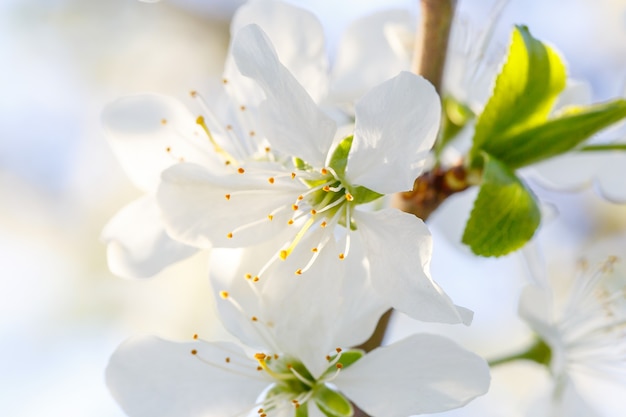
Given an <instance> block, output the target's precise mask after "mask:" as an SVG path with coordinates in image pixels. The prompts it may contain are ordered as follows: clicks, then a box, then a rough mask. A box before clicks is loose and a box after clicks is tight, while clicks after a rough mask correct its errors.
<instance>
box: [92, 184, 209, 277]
mask: <svg viewBox="0 0 626 417" xmlns="http://www.w3.org/2000/svg"><path fill="white" fill-rule="evenodd" d="M138 230H140V231H141V233H137V231H138ZM102 240H104V241H105V242H106V244H107V261H108V263H109V269H110V270H111V272H113V273H114V274H115V275H118V276H120V277H124V278H147V277H151V276H153V275H156V274H157V273H158V272H160V271H161V270H163V269H164V268H166V267H168V266H170V265H172V264H174V263H176V262H178V261H180V260H182V259H185V258H187V257H189V256H191V255H193V254H194V253H196V251H197V249H196V248H193V247H191V246H187V245H185V244H182V243H179V242H177V241H175V240H173V239H171V238H170V237H169V236H168V235H167V233H166V232H165V228H164V226H163V221H162V220H161V211H160V210H159V208H158V206H157V204H156V201H155V197H154V195H153V194H148V195H146V196H144V197H142V198H140V199H138V200H135V201H134V202H132V203H130V204H129V205H127V206H126V207H124V208H123V209H122V210H120V211H119V212H118V213H117V214H116V215H115V217H113V218H112V219H111V220H110V221H109V223H107V225H106V226H105V228H104V230H103V231H102Z"/></svg>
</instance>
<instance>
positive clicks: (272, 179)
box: [267, 177, 275, 184]
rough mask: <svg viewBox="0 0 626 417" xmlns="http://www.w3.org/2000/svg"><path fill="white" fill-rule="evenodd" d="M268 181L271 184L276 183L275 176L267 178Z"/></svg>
mask: <svg viewBox="0 0 626 417" xmlns="http://www.w3.org/2000/svg"><path fill="white" fill-rule="evenodd" d="M267 181H268V182H269V183H270V184H274V181H275V180H274V177H269V178H268V179H267Z"/></svg>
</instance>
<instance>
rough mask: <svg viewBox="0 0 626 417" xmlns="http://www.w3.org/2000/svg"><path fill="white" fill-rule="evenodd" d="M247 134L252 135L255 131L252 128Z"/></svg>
mask: <svg viewBox="0 0 626 417" xmlns="http://www.w3.org/2000/svg"><path fill="white" fill-rule="evenodd" d="M248 134H249V135H250V136H254V135H256V133H255V132H254V130H251V131H250V132H248Z"/></svg>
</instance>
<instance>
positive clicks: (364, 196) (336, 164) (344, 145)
mask: <svg viewBox="0 0 626 417" xmlns="http://www.w3.org/2000/svg"><path fill="white" fill-rule="evenodd" d="M353 139H354V136H348V137H346V138H344V139H343V140H342V141H341V142H339V144H338V145H337V147H336V148H335V150H334V151H333V154H332V155H331V157H330V162H329V163H328V166H329V167H330V168H332V169H333V171H335V174H336V175H337V177H339V180H340V181H341V182H342V183H343V184H346V183H347V181H346V178H345V174H346V167H347V166H348V155H349V154H350V149H351V148H352V140H353ZM348 191H350V193H351V194H352V196H353V197H354V200H352V203H353V204H365V203H369V202H371V201H374V200H377V199H379V198H380V197H382V196H383V195H382V194H379V193H377V192H376V191H372V190H370V189H369V188H366V187H363V186H356V187H352V188H351V189H350V190H348Z"/></svg>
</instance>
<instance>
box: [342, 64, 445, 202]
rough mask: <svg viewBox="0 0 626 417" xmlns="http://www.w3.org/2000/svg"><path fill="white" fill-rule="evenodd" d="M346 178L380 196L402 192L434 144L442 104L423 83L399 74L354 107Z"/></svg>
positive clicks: (419, 79) (414, 76)
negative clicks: (352, 134) (351, 140)
mask: <svg viewBox="0 0 626 417" xmlns="http://www.w3.org/2000/svg"><path fill="white" fill-rule="evenodd" d="M355 113H356V122H355V123H356V124H355V128H354V140H353V142H352V149H351V150H350V154H349V155H348V166H347V169H346V176H347V177H348V179H349V181H350V183H352V184H354V185H362V186H364V187H367V188H369V189H371V190H373V191H376V192H378V193H382V194H389V193H394V192H400V191H407V190H411V189H412V188H413V182H414V181H415V178H417V176H418V175H419V174H420V173H421V172H422V170H423V168H424V164H425V163H426V159H427V156H428V152H429V151H430V149H431V148H432V146H433V144H434V143H435V139H436V137H437V131H438V129H439V120H440V118H441V103H440V100H439V96H438V95H437V93H436V91H435V89H434V87H433V86H432V85H431V84H430V83H429V82H428V81H426V80H425V79H424V78H422V77H420V76H417V75H414V74H411V73H409V72H401V73H400V74H398V75H397V76H396V77H394V78H392V79H390V80H388V81H386V82H384V83H382V84H380V85H379V86H377V87H374V88H373V89H372V90H371V91H370V92H369V93H367V94H366V95H365V96H364V97H363V98H361V99H360V100H359V101H358V102H357V104H356V109H355Z"/></svg>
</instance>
